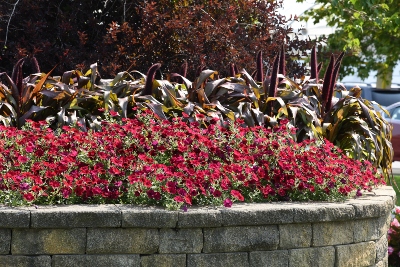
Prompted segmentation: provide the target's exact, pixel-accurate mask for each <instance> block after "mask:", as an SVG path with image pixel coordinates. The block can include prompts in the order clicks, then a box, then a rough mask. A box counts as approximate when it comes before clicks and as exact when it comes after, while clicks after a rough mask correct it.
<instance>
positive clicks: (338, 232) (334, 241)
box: [312, 221, 354, 247]
mask: <svg viewBox="0 0 400 267" xmlns="http://www.w3.org/2000/svg"><path fill="white" fill-rule="evenodd" d="M353 230H354V221H343V222H324V223H314V224H313V241H312V246H313V247H323V246H330V245H341V244H349V243H353V240H354V238H353Z"/></svg>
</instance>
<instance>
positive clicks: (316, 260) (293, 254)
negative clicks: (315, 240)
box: [289, 247, 338, 267]
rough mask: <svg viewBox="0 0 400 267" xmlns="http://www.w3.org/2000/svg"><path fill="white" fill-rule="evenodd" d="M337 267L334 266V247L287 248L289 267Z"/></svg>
mask: <svg viewBox="0 0 400 267" xmlns="http://www.w3.org/2000/svg"><path fill="white" fill-rule="evenodd" d="M310 266H312V267H338V266H335V248H334V247H320V248H300V249H291V250H289V267H310Z"/></svg>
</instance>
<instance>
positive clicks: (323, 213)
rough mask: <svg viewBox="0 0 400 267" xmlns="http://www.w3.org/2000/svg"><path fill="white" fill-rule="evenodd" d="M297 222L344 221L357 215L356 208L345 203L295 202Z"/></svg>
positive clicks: (294, 219)
mask: <svg viewBox="0 0 400 267" xmlns="http://www.w3.org/2000/svg"><path fill="white" fill-rule="evenodd" d="M292 206H293V208H294V218H293V221H294V222H295V223H304V222H327V221H344V220H350V219H352V218H354V217H355V211H354V208H353V207H352V206H351V205H348V204H345V203H318V202H317V203H315V202H311V203H294V204H292Z"/></svg>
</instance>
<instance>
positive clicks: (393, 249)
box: [388, 207, 400, 266]
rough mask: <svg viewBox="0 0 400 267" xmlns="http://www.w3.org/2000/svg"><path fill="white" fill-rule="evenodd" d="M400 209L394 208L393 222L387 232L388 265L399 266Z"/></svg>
mask: <svg viewBox="0 0 400 267" xmlns="http://www.w3.org/2000/svg"><path fill="white" fill-rule="evenodd" d="M399 220H400V207H396V208H395V209H394V210H393V220H392V222H391V223H390V227H389V231H388V243H389V246H388V254H389V265H390V266H399V265H400V223H399Z"/></svg>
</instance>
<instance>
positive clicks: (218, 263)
mask: <svg viewBox="0 0 400 267" xmlns="http://www.w3.org/2000/svg"><path fill="white" fill-rule="evenodd" d="M187 266H188V267H189V266H190V267H227V266H235V267H248V266H249V261H248V255H247V253H246V252H238V253H218V254H189V255H188V256H187Z"/></svg>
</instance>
